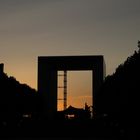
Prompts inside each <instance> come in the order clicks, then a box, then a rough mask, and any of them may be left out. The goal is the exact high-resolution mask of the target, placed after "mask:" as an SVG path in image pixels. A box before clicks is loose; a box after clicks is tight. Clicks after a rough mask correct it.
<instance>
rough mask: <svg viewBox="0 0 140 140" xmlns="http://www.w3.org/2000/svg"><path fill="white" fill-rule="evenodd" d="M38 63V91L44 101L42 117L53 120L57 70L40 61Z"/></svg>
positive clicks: (55, 108) (55, 102) (55, 107)
mask: <svg viewBox="0 0 140 140" xmlns="http://www.w3.org/2000/svg"><path fill="white" fill-rule="evenodd" d="M38 62H39V63H38V91H39V94H41V95H42V97H43V100H44V101H43V103H44V115H45V116H46V117H47V118H48V119H54V117H55V116H54V115H55V114H56V112H57V70H55V69H52V68H51V67H50V66H49V65H47V63H46V62H45V61H43V60H41V59H39V60H38Z"/></svg>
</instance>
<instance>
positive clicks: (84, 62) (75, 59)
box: [38, 55, 104, 70]
mask: <svg viewBox="0 0 140 140" xmlns="http://www.w3.org/2000/svg"><path fill="white" fill-rule="evenodd" d="M38 62H39V63H41V65H43V64H45V66H46V67H48V68H50V69H57V70H92V69H93V68H95V66H98V65H99V64H100V65H103V63H104V58H103V56H102V55H85V56H39V57H38Z"/></svg>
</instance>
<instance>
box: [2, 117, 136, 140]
mask: <svg viewBox="0 0 140 140" xmlns="http://www.w3.org/2000/svg"><path fill="white" fill-rule="evenodd" d="M135 137H136V129H134V128H129V127H123V126H119V124H118V123H116V124H115V123H114V124H113V123H108V124H107V123H106V122H101V121H95V120H86V121H79V120H69V121H52V122H50V121H46V122H45V121H38V122H28V121H25V122H22V124H20V125H16V126H14V125H9V126H8V125H7V126H6V125H5V126H2V127H1V130H0V139H10V138H15V139H19V140H20V139H26V138H30V139H38V138H39V139H46V140H47V139H49V138H51V139H59V138H65V139H73V138H76V139H89V140H90V139H93V140H96V139H131V138H132V139H134V138H135Z"/></svg>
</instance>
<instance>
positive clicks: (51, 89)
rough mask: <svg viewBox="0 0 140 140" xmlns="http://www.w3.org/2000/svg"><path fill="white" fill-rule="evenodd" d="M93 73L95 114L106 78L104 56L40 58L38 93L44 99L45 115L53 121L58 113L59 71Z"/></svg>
mask: <svg viewBox="0 0 140 140" xmlns="http://www.w3.org/2000/svg"><path fill="white" fill-rule="evenodd" d="M60 70H67V71H81V70H91V71H92V102H93V114H94V113H95V111H96V95H97V92H98V89H99V88H100V86H101V84H102V82H103V80H104V77H105V63H104V58H103V56H101V55H99V56H94V55H93V56H39V57H38V91H39V93H40V94H41V95H42V96H43V99H44V113H45V115H46V116H47V117H48V119H53V118H54V117H55V114H56V112H57V78H58V77H57V71H60Z"/></svg>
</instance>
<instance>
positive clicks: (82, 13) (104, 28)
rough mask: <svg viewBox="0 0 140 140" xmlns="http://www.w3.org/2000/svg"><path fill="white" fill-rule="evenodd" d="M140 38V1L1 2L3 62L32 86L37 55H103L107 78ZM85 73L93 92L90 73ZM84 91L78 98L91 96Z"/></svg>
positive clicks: (0, 57)
mask: <svg viewBox="0 0 140 140" xmlns="http://www.w3.org/2000/svg"><path fill="white" fill-rule="evenodd" d="M138 39H140V0H0V63H4V64H5V72H6V73H7V74H8V75H9V76H14V77H15V78H16V79H17V80H18V81H20V82H21V83H27V84H28V85H30V86H31V87H33V88H37V57H38V56H42V55H43V56H56V55H57V56H61V55H104V58H105V62H106V74H107V75H108V74H112V73H113V72H114V71H115V68H116V67H117V66H118V65H119V64H120V63H122V62H123V61H124V60H125V59H126V58H127V57H128V56H129V55H131V54H132V53H133V52H134V51H135V50H137V47H136V46H137V41H138ZM80 74H81V73H78V74H77V73H76V74H75V73H70V75H71V76H70V77H75V76H74V75H77V79H80V78H78V75H80ZM72 75H73V76H72ZM81 75H82V76H83V79H84V80H82V81H84V85H85V87H87V89H89V87H90V86H89V85H90V84H89V83H90V80H89V78H87V77H90V76H89V75H90V73H88V74H84V73H83V74H81ZM79 77H81V76H79ZM70 79H71V78H70ZM72 79H74V78H72ZM69 81H71V80H69ZM72 81H75V80H72ZM78 83H80V82H77V85H76V87H79V89H80V87H83V86H82V85H83V83H82V82H81V84H80V85H78ZM86 84H87V85H86ZM84 89H85V91H84V90H83V92H84V93H83V94H80V96H79V95H78V98H80V97H81V98H82V97H84V96H86V97H87V98H88V97H89V96H90V95H89V94H88V93H87V89H86V88H84ZM74 90H75V89H74ZM75 91H76V90H75ZM78 92H79V91H77V93H78ZM73 97H74V96H73Z"/></svg>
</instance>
